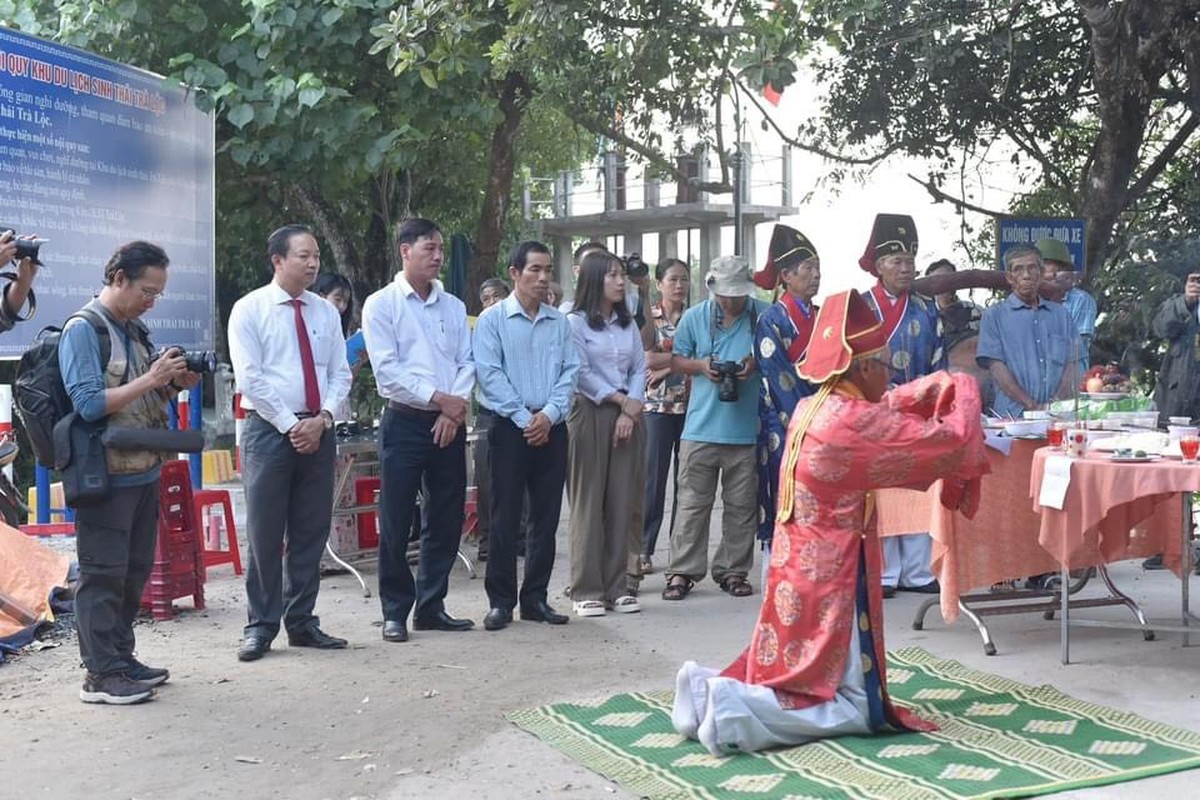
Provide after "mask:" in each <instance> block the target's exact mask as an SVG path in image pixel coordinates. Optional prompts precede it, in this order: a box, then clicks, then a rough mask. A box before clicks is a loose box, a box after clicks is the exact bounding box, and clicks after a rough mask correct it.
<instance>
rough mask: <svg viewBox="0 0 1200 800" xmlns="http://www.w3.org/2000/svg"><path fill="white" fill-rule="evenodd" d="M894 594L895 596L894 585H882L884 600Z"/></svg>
mask: <svg viewBox="0 0 1200 800" xmlns="http://www.w3.org/2000/svg"><path fill="white" fill-rule="evenodd" d="M895 596H896V587H895V586H885V587H883V599H884V600H887V599H889V598H892V597H895Z"/></svg>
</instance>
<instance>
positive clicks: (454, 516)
mask: <svg viewBox="0 0 1200 800" xmlns="http://www.w3.org/2000/svg"><path fill="white" fill-rule="evenodd" d="M436 419H437V413H436V412H418V411H412V410H408V409H395V408H388V409H387V410H386V411H385V412H383V420H382V421H381V422H380V425H379V461H380V474H379V478H380V480H379V485H380V490H379V600H380V603H381V605H382V606H383V618H384V619H385V620H390V621H394V622H404V621H406V620H407V619H408V615H409V613H413V616H414V619H426V620H427V619H431V618H432V617H433V616H435V615H436V614H437V613H438V612H440V611H443V610H445V599H446V591H447V590H448V589H449V586H450V570H451V569H452V568H453V567H454V559H455V558H456V557H457V555H458V543H459V540H460V539H461V538H462V526H463V503H464V502H465V501H466V493H467V432H466V428H465V427H464V428H460V429H459V431H458V435H457V436H456V437H455V439H454V441H453V442H452V443H451V444H450V445H449V446H448V447H438V446H437V445H436V444H434V441H433V433H432V431H431V428H432V427H433V423H434V421H435V420H436ZM422 481H424V483H425V487H426V489H427V491H428V504H427V505H426V507H425V509H424V517H425V519H424V525H423V526H422V529H421V555H420V557H419V559H418V561H417V575H416V579H415V580H414V579H413V574H412V570H411V569H410V568H409V566H408V559H407V558H406V557H405V551H406V550H407V542H408V536H409V531H410V530H411V529H412V519H413V504H414V502H415V501H416V498H417V492H419V491H420V490H421V483H422ZM414 607H415V611H414Z"/></svg>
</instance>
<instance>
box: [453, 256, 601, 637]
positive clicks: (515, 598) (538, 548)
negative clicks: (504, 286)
mask: <svg viewBox="0 0 1200 800" xmlns="http://www.w3.org/2000/svg"><path fill="white" fill-rule="evenodd" d="M553 272H554V266H553V263H552V259H551V257H550V250H549V249H548V248H547V247H546V246H545V245H544V244H542V243H541V242H532V241H530V242H521V243H520V244H519V245H517V246H516V247H515V248H514V249H513V252H512V257H511V258H510V259H509V267H508V274H509V277H510V278H512V282H513V293H512V294H511V295H509V296H508V297H507V298H505V299H504V300H502V301H500V302H499V303H497V304H495V305H494V306H492V307H491V308H489V309H488V310H487V312H486V313H484V314H483V315H481V316H480V317H479V322H478V323H476V325H475V343H474V357H475V372H476V376H477V377H478V379H479V389H480V395H481V399H482V404H483V406H484V407H483V408H482V409H480V415H481V416H490V417H491V420H490V425H489V430H488V461H489V464H490V467H491V474H492V480H491V492H490V495H491V496H490V497H485V498H481V502H486V503H490V506H491V529H490V531H489V536H488V567H487V578H486V579H485V581H484V588H485V590H486V591H487V595H488V603H489V605H491V610H490V611H489V612H488V614H487V617H486V618H484V621H483V626H484V627H485V628H486V629H487V630H489V631H496V630H500V629H501V628H503V627H505V626H506V625H508V624H509V623H510V622H512V612H513V607H514V606H517V605H518V603H519V605H520V609H521V619H524V620H531V621H534V622H547V623H549V624H551V625H562V624H564V623H566V622H567V616H566V615H565V614H560V613H558V612H557V611H555V610H554V609H553V608H552V607H551V606H550V604H549V603H548V602H547V600H546V588H547V586H549V584H550V572H551V570H553V568H554V535H555V532H556V531H557V529H558V518H559V514H560V512H561V511H562V494H563V482H564V480H565V478H566V473H567V426H566V424H565V422H564V420H565V419H566V417H567V411H568V410H570V407H571V397H572V394H573V393H574V391H575V376H576V373H578V372H579V351H578V349H577V348H576V347H575V346H574V343H573V342H572V341H571V326H570V325H569V324H568V323H567V319H566V317H564V316H563V314H562V313H561V312H559V311H558V310H557V309H555V308H554V307H553V306H550V305H548V304H547V303H546V296H547V292H548V290H549V287H550V278H551V276H552V274H553ZM526 490H528V492H529V500H530V508H529V513H530V516H531V518H532V523H533V524H532V526H531V530H530V532H529V535H528V538H527V540H526V542H525V579H524V581H523V582H522V584H521V588H520V592H519V593H518V591H517V534H518V531H519V529H520V527H521V504H522V501H523V500H524V498H525V493H526Z"/></svg>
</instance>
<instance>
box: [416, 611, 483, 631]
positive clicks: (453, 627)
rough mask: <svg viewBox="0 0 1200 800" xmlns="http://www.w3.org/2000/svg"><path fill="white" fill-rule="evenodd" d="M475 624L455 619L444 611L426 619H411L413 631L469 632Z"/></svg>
mask: <svg viewBox="0 0 1200 800" xmlns="http://www.w3.org/2000/svg"><path fill="white" fill-rule="evenodd" d="M474 627H475V623H474V622H472V621H471V620H469V619H455V618H454V617H452V616H450V615H449V614H447V613H446V612H445V611H439V612H438V613H436V614H434V615H433V616H432V617H428V618H426V619H416V618H414V619H413V630H415V631H469V630H471V628H474Z"/></svg>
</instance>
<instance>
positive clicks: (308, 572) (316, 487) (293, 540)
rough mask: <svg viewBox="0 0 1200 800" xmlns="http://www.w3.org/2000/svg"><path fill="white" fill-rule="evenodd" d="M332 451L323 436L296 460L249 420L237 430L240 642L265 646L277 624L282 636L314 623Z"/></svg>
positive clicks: (328, 434)
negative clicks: (241, 515) (244, 554)
mask: <svg viewBox="0 0 1200 800" xmlns="http://www.w3.org/2000/svg"><path fill="white" fill-rule="evenodd" d="M336 450H337V445H336V443H335V442H334V436H333V431H331V430H330V431H325V433H324V434H323V435H322V437H321V446H320V447H319V448H318V449H317V452H315V453H309V454H307V455H302V454H300V453H297V452H296V448H294V447H292V443H291V441H290V440H289V439H288V437H287V436H286V435H285V434H282V433H280V432H279V431H277V430H276V429H275V426H274V425H272V424H270V423H269V422H267V421H266V420H264V419H263V418H262V417H260V416H258V415H257V414H251V415H249V416H248V417H247V418H246V427H245V429H244V430H243V431H242V481H243V485H244V486H245V489H246V529H247V538H248V543H249V551H250V558H249V560H248V562H247V564H246V617H247V619H246V628H245V634H246V635H247V636H261V637H263V638H265V639H267V640H268V641H269V640H271V639H274V638H275V635H276V634H278V633H279V625H280V621H282V623H283V626H284V627H285V628H286V629H287V630H288V631H289V632H290V633H300V632H302V631H304V630H307V629H309V628H312V627H315V626H317V625H318V624H319V622H320V621H319V620H318V619H317V617H316V616H315V615H314V614H313V610H314V609H315V608H316V606H317V593H318V591H320V588H321V551H322V550H324V549H325V541H326V539H328V538H329V520H330V516H331V515H332V513H333V470H334V459H335V455H336Z"/></svg>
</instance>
